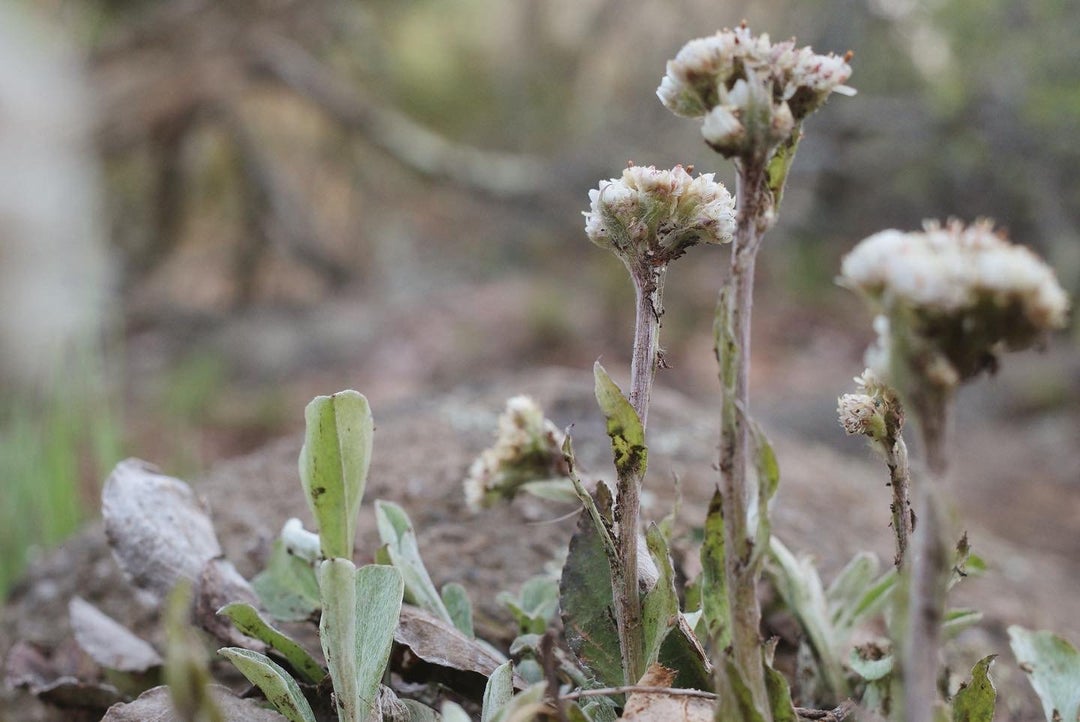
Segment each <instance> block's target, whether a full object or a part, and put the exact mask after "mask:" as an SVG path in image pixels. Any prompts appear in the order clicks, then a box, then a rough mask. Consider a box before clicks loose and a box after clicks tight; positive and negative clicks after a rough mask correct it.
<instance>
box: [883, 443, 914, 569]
mask: <svg viewBox="0 0 1080 722" xmlns="http://www.w3.org/2000/svg"><path fill="white" fill-rule="evenodd" d="M885 456H886V459H885V463H886V464H887V465H888V467H889V485H890V486H891V487H892V497H893V498H892V504H891V505H890V507H889V508H890V510H891V511H892V528H893V536H895V537H896V557H895V558H894V559H893V564H895V565H896V568H897V569H902V568H903V566H904V558H905V557H906V556H907V550H908V546H909V540H910V538H911V530H912V528H913V526H914V525H913V523H912V515H911V469H910V468H909V466H908V451H907V444H905V443H904V440H903V438H901V437H900V436H899V435H897V438H896V442H895V443H894V444H893V446H892V447H891V448H890V449H888V451H887V452H886V454H885Z"/></svg>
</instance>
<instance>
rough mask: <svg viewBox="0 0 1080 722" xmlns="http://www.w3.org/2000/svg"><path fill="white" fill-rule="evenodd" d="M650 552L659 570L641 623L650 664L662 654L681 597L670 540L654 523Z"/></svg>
mask: <svg viewBox="0 0 1080 722" xmlns="http://www.w3.org/2000/svg"><path fill="white" fill-rule="evenodd" d="M645 542H646V544H647V545H648V548H649V554H650V555H651V556H652V558H653V562H654V563H655V564H656V568H657V570H658V571H659V572H660V576H659V578H658V579H657V580H656V584H655V585H653V588H652V589H650V590H649V591H648V593H646V594H645V599H644V601H643V602H642V604H641V615H642V625H643V626H644V628H645V635H644V636H645V666H646V668H649V667H651V666H652V665H653V664H655V663H656V661H657V659H658V658H659V655H660V645H661V644H663V642H664V640H665V639H667V636H668V633H669V632H671V630H672V629H673V628H674V627H675V625H676V624H677V623H678V621H679V597H678V595H677V594H676V592H675V570H674V569H673V568H672V565H671V553H670V552H669V551H668V546H667V541H666V540H665V539H664V535H663V534H661V533H660V529H659V527H657V526H656V525H655V524H653V525H651V526H649V529H648V531H647V532H646V534H645Z"/></svg>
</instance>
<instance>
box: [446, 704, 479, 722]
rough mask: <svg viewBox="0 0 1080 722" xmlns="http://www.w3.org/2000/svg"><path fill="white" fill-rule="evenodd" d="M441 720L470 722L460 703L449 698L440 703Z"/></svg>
mask: <svg viewBox="0 0 1080 722" xmlns="http://www.w3.org/2000/svg"><path fill="white" fill-rule="evenodd" d="M442 722H472V720H471V719H469V713H468V712H466V711H465V710H463V709H462V708H461V705H459V704H457V703H456V702H451V701H449V700H447V701H445V702H443V703H442Z"/></svg>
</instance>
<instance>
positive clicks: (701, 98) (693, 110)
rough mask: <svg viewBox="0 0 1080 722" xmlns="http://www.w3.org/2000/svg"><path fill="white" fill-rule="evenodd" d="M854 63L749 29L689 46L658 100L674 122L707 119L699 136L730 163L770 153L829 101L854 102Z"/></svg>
mask: <svg viewBox="0 0 1080 722" xmlns="http://www.w3.org/2000/svg"><path fill="white" fill-rule="evenodd" d="M849 59H850V56H843V57H841V56H837V55H833V54H831V53H830V54H829V55H817V54H815V53H814V51H813V50H811V49H810V48H808V47H805V48H799V47H796V46H795V41H794V40H787V41H784V42H779V43H775V44H774V43H773V42H771V41H770V40H769V36H768V35H766V34H762V35H758V36H754V35H752V34H751V33H750V30H749V29H748V28H747V27H746V25H742V26H740V27H738V28H735V29H734V30H728V29H725V30H721V31H720V32H718V33H717V34H716V35H713V36H711V37H707V38H698V39H696V40H691V41H690V42H689V43H687V44H686V45H685V46H683V48H682V50H680V51H679V52H678V54H677V55H676V56H675V59H674V60H669V61H668V64H667V74H666V75H665V76H664V78H663V80H661V82H660V87H659V88H657V91H656V94H657V96H659V98H660V101H661V102H662V103H663V104H664V105H665V106H666V107H667V108H668V109H669V110H671V112H673V113H675V114H676V115H679V116H682V117H685V118H701V117H704V119H705V120H704V124H703V125H702V129H701V131H702V135H704V136H705V140H706V142H708V143H709V145H710V146H712V147H713V149H715V150H716V151H717V152H718V153H721V154H723V155H724V156H725V157H729V158H730V157H734V156H742V155H746V154H748V153H754V152H757V153H766V152H768V150H770V149H771V148H773V147H775V146H776V145H777V144H779V143H781V142H783V141H785V140H786V139H787V138H788V137H789V136H790V135H791V133H792V132H793V130H794V128H795V126H796V124H797V123H799V122H800V121H801V120H802V119H803V118H805V117H806V116H808V115H810V113H812V112H814V111H815V110H817V109H818V108H820V107H821V106H822V105H823V104H824V103H825V101H826V99H827V98H828V97H829V95H830V94H831V93H834V92H836V93H841V94H843V95H854V94H855V91H854V90H853V89H852V88H849V87H848V86H846V85H844V83H846V82H847V80H848V78H850V77H851V66H850V65H848V62H847V61H848V60H849Z"/></svg>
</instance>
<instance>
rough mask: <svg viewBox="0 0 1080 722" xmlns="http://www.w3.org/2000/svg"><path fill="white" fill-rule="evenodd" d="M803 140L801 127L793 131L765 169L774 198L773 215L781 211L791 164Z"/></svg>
mask: <svg viewBox="0 0 1080 722" xmlns="http://www.w3.org/2000/svg"><path fill="white" fill-rule="evenodd" d="M801 139H802V130H801V128H800V126H799V125H796V127H795V128H794V129H793V130H792V132H791V135H790V136H788V138H787V140H785V141H784V142H783V143H781V144H780V145H779V146H777V148H776V150H775V151H773V154H772V157H771V158H769V163H768V165H767V166H766V168H765V172H766V174H767V177H768V183H769V190H770V191H771V192H772V196H773V205H772V211H773V213H774V214H775V213H777V212H778V211H779V210H780V201H781V200H783V197H784V185H785V184H786V183H787V177H788V173H789V172H790V171H791V164H792V163H794V162H795V151H796V150H798V148H799V140H801Z"/></svg>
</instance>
